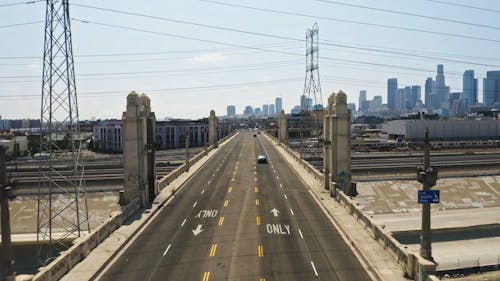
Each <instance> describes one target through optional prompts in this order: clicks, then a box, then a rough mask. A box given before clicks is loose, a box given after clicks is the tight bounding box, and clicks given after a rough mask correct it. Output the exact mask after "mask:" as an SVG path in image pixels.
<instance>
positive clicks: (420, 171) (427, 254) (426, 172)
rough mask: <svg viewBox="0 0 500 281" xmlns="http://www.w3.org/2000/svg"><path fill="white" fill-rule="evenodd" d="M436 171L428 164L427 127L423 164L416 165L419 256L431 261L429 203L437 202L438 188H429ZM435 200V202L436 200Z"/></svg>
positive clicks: (433, 181)
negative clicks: (419, 224) (419, 227)
mask: <svg viewBox="0 0 500 281" xmlns="http://www.w3.org/2000/svg"><path fill="white" fill-rule="evenodd" d="M437 174H438V171H437V169H436V168H432V167H431V166H430V145H429V129H427V128H426V129H425V138H424V166H423V167H422V166H418V167H417V180H418V181H419V182H420V183H422V187H423V190H419V191H418V203H421V204H422V233H421V236H420V256H422V257H423V258H424V259H427V260H430V261H433V260H434V259H433V258H432V247H431V243H432V237H431V205H430V204H431V203H439V190H431V187H433V186H434V185H436V180H437ZM436 201H437V202H436Z"/></svg>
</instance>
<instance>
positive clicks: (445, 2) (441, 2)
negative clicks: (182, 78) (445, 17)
mask: <svg viewBox="0 0 500 281" xmlns="http://www.w3.org/2000/svg"><path fill="white" fill-rule="evenodd" d="M423 1H427V2H434V3H439V4H445V5H450V6H456V7H462V8H468V9H474V10H479V11H484V12H493V13H500V10H495V9H490V8H483V7H478V6H471V5H465V4H460V3H453V2H448V1H441V0H423Z"/></svg>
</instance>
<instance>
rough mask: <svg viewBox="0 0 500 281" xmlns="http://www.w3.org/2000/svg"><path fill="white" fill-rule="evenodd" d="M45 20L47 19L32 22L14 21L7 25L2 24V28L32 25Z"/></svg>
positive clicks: (0, 26)
mask: <svg viewBox="0 0 500 281" xmlns="http://www.w3.org/2000/svg"><path fill="white" fill-rule="evenodd" d="M44 22H45V21H30V22H21V23H13V24H7V25H0V28H9V27H15V26H24V25H32V24H39V23H44Z"/></svg>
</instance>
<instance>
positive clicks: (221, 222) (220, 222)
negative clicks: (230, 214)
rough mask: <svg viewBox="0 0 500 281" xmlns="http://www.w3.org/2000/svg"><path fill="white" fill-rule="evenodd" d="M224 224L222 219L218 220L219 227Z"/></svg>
mask: <svg viewBox="0 0 500 281" xmlns="http://www.w3.org/2000/svg"><path fill="white" fill-rule="evenodd" d="M223 224H224V217H220V218H219V226H222V225H223Z"/></svg>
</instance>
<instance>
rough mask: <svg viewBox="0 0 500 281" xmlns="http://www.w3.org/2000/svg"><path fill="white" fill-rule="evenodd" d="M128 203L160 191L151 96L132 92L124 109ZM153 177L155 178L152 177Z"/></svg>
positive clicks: (145, 201)
mask: <svg viewBox="0 0 500 281" xmlns="http://www.w3.org/2000/svg"><path fill="white" fill-rule="evenodd" d="M122 120H123V156H124V160H125V165H124V178H125V183H124V186H125V194H124V199H125V202H124V203H125V204H127V203H128V202H130V201H131V200H133V199H134V198H139V199H140V202H141V204H142V205H143V206H145V205H147V204H148V203H149V202H150V200H151V199H152V198H153V197H154V195H155V194H156V193H157V192H156V190H155V181H154V180H155V179H154V175H155V173H154V122H155V115H154V113H153V112H151V104H150V100H149V98H148V97H147V96H146V95H141V96H139V95H138V94H137V93H136V92H131V93H130V94H129V95H128V96H127V111H125V112H123V117H122ZM151 178H152V180H151Z"/></svg>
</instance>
